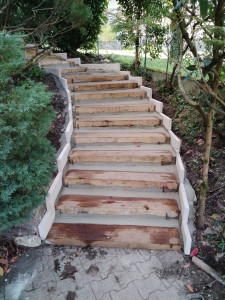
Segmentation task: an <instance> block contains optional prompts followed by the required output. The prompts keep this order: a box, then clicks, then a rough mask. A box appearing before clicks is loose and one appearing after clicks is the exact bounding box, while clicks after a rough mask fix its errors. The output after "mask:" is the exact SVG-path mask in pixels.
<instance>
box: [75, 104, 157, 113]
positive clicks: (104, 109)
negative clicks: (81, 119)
mask: <svg viewBox="0 0 225 300" xmlns="http://www.w3.org/2000/svg"><path fill="white" fill-rule="evenodd" d="M153 111H155V106H154V105H153V104H151V103H149V104H142V103H139V104H123V105H122V104H118V105H112V104H111V105H105V104H103V105H83V106H79V105H76V106H75V112H76V114H97V113H118V112H153Z"/></svg>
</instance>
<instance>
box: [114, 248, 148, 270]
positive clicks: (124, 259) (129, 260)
mask: <svg viewBox="0 0 225 300" xmlns="http://www.w3.org/2000/svg"><path fill="white" fill-rule="evenodd" d="M117 259H118V262H119V263H120V264H121V265H122V266H123V267H124V268H129V267H130V266H131V265H132V264H134V263H136V262H144V258H143V256H142V255H141V254H140V252H139V251H138V250H133V251H132V252H129V253H127V254H123V255H121V256H119V257H118V258H117Z"/></svg>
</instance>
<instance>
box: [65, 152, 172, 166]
mask: <svg viewBox="0 0 225 300" xmlns="http://www.w3.org/2000/svg"><path fill="white" fill-rule="evenodd" d="M173 160H174V159H173V155H172V153H171V152H170V151H167V150H158V151H156V150H155V151H151V150H147V151H146V150H125V151H124V150H108V151H103V150H73V151H72V153H71V154H70V162H72V163H77V162H107V161H111V162H155V163H164V164H169V163H172V162H173Z"/></svg>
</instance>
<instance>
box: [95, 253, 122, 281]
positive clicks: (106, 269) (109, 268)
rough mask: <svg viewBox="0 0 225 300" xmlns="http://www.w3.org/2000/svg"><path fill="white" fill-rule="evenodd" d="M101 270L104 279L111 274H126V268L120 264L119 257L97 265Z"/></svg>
mask: <svg viewBox="0 0 225 300" xmlns="http://www.w3.org/2000/svg"><path fill="white" fill-rule="evenodd" d="M96 266H97V267H98V268H99V273H100V275H101V277H102V279H105V278H106V277H108V275H109V274H110V273H115V272H116V273H121V272H124V270H125V269H124V267H123V266H122V265H121V264H118V257H113V258H112V260H110V261H107V262H102V263H98V264H96Z"/></svg>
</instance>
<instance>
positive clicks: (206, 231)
mask: <svg viewBox="0 0 225 300" xmlns="http://www.w3.org/2000/svg"><path fill="white" fill-rule="evenodd" d="M204 234H206V235H211V234H216V233H215V232H214V231H213V230H212V229H211V228H209V227H207V228H206V229H205V230H204Z"/></svg>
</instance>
